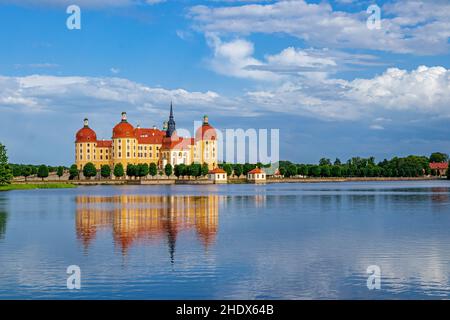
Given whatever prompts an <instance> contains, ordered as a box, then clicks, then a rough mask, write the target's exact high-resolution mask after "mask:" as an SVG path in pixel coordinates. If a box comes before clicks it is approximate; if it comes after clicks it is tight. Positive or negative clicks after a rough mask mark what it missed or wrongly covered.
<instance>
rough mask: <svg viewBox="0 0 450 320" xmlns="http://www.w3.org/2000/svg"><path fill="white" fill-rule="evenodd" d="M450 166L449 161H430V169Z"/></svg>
mask: <svg viewBox="0 0 450 320" xmlns="http://www.w3.org/2000/svg"><path fill="white" fill-rule="evenodd" d="M447 168H448V162H430V169H435V170H439V169H447Z"/></svg>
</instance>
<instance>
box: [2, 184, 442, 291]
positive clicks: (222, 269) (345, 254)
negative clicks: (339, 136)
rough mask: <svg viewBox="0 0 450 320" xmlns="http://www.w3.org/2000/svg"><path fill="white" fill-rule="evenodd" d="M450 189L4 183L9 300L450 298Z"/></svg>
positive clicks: (5, 288) (4, 259) (5, 284)
mask: <svg viewBox="0 0 450 320" xmlns="http://www.w3.org/2000/svg"><path fill="white" fill-rule="evenodd" d="M449 196H450V182H447V181H404V182H343V183H311V184H268V185H257V186H256V185H204V186H201V185H198V186H192V185H191V186H189V185H175V186H88V187H79V188H76V189H54V190H32V191H29V190H27V191H9V192H0V270H1V272H0V299H7V298H8V299H11V298H12V299H19V298H35V299H48V298H54V299H80V298H83V299H392V298H393V299H429V298H439V299H441V298H449V295H450V280H449V275H450V198H449ZM70 265H76V266H79V268H80V270H81V288H80V289H79V290H77V289H74V290H69V289H68V288H67V285H66V281H67V278H68V277H69V275H68V274H67V273H66V271H67V268H68V266H70ZM369 266H378V267H379V268H380V272H381V273H380V277H379V278H378V279H379V280H380V284H381V286H380V287H379V289H373V290H369V289H368V286H367V279H368V277H369V276H370V275H371V274H368V273H367V268H368V267H369Z"/></svg>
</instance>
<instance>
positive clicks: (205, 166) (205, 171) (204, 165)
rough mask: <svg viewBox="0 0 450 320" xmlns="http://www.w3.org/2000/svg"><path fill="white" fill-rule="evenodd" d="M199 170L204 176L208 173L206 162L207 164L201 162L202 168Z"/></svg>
mask: <svg viewBox="0 0 450 320" xmlns="http://www.w3.org/2000/svg"><path fill="white" fill-rule="evenodd" d="M201 172H202V176H206V175H207V174H208V172H209V167H208V164H207V163H203V164H202V170H201Z"/></svg>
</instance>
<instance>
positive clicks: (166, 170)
mask: <svg viewBox="0 0 450 320" xmlns="http://www.w3.org/2000/svg"><path fill="white" fill-rule="evenodd" d="M172 171H173V170H172V165H171V164H170V163H168V164H166V166H165V167H164V173H165V174H166V176H168V177H170V176H171V175H172Z"/></svg>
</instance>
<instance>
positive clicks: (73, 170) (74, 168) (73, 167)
mask: <svg viewBox="0 0 450 320" xmlns="http://www.w3.org/2000/svg"><path fill="white" fill-rule="evenodd" d="M79 174H80V172H79V171H78V168H77V165H76V164H73V165H71V166H70V169H69V179H70V180H73V179H75V177H78V175H79Z"/></svg>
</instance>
